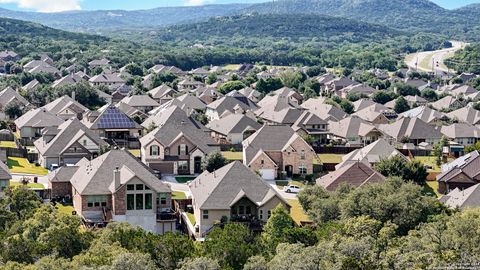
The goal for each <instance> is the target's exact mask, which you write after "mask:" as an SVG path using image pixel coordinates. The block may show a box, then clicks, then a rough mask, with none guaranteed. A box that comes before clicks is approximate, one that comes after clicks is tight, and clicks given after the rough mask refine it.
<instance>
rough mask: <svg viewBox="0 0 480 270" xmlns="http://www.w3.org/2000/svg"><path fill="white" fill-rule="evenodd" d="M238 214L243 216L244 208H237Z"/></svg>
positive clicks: (241, 206) (240, 206)
mask: <svg viewBox="0 0 480 270" xmlns="http://www.w3.org/2000/svg"><path fill="white" fill-rule="evenodd" d="M238 214H239V215H245V207H244V206H243V205H239V206H238Z"/></svg>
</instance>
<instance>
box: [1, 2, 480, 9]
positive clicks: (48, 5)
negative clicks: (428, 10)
mask: <svg viewBox="0 0 480 270" xmlns="http://www.w3.org/2000/svg"><path fill="white" fill-rule="evenodd" d="M265 1H268V0H134V1H132V0H0V7H2V8H7V9H13V10H28V11H39V12H57V11H66V10H98V9H126V10H135V9H149V8H155V7H165V6H198V5H204V4H226V3H258V2H265ZM385 1H388V0H385ZM432 1H433V2H435V3H437V4H439V5H440V6H443V7H445V8H449V9H452V8H457V7H461V6H464V5H467V4H471V3H480V0H432Z"/></svg>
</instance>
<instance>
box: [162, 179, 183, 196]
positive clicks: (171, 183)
mask: <svg viewBox="0 0 480 270" xmlns="http://www.w3.org/2000/svg"><path fill="white" fill-rule="evenodd" d="M162 182H164V183H165V184H167V185H169V186H170V188H171V189H172V191H181V192H184V193H185V195H186V196H187V198H188V197H190V188H189V187H188V185H187V184H182V183H178V182H177V180H176V179H175V176H173V175H162Z"/></svg>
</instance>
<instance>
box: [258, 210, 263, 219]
mask: <svg viewBox="0 0 480 270" xmlns="http://www.w3.org/2000/svg"><path fill="white" fill-rule="evenodd" d="M259 217H260V219H263V210H262V209H260V210H259Z"/></svg>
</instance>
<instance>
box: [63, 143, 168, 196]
mask: <svg viewBox="0 0 480 270" xmlns="http://www.w3.org/2000/svg"><path fill="white" fill-rule="evenodd" d="M116 168H119V169H120V171H121V173H120V181H121V183H122V184H124V183H126V182H127V181H129V180H130V179H132V178H133V177H137V178H139V179H140V180H142V181H143V182H144V183H145V184H146V185H148V186H149V187H150V188H151V189H152V190H155V191H156V192H171V189H170V187H168V186H167V185H166V184H164V183H162V182H161V181H160V180H159V179H158V178H157V177H156V176H155V175H154V174H153V172H152V171H151V170H150V169H149V168H148V167H147V166H145V165H144V164H143V163H142V162H140V161H139V160H138V159H137V158H135V157H134V156H132V155H131V154H130V153H128V152H127V151H126V150H111V151H110V152H108V153H105V154H103V155H101V156H99V157H98V158H96V159H94V160H92V161H91V162H83V163H82V164H81V165H80V166H79V168H78V170H77V171H76V172H75V174H74V175H73V176H72V178H71V180H70V182H71V183H72V186H73V187H74V188H75V189H76V190H77V192H79V193H80V194H81V195H105V194H112V193H113V192H114V191H115V190H114V189H112V184H113V181H114V170H115V169H116Z"/></svg>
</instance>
